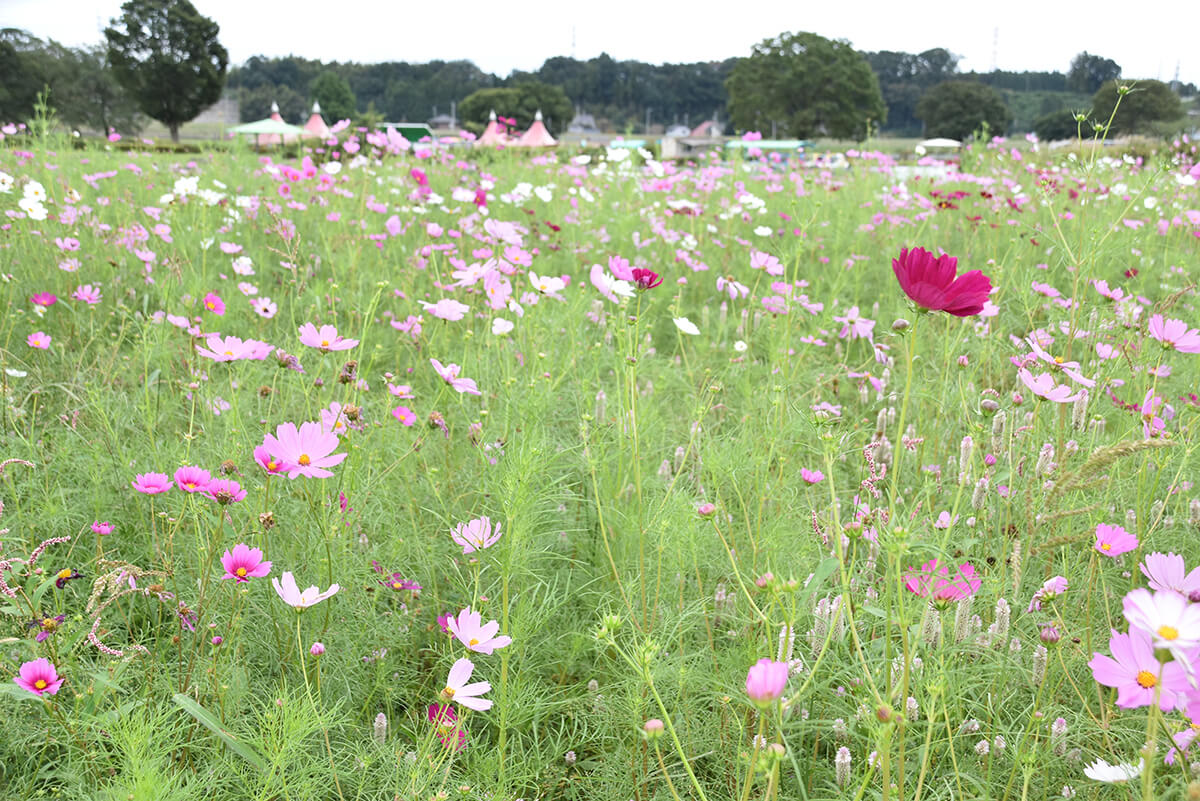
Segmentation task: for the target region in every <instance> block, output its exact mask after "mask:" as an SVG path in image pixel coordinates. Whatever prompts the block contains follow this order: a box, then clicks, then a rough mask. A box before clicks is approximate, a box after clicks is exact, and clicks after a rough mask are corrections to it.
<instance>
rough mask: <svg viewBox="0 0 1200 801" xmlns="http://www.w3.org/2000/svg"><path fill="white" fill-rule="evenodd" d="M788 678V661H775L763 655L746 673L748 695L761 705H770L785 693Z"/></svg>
mask: <svg viewBox="0 0 1200 801" xmlns="http://www.w3.org/2000/svg"><path fill="white" fill-rule="evenodd" d="M787 680H788V665H787V662H775V661H773V660H770V659H767V658H766V657H763V658H762V659H760V660H758V661H757V662H755V663H754V665H753V666H752V667H751V668H750V670H749V672H748V673H746V695H748V696H750V700H751V701H753V702H754V703H755V704H756V705H758V706H760V707H767V706H770V705H771V704H772V703H774V702H775V700H776V699H777V698H779V696H781V695H783V688H784V686H785V685H786V684H787Z"/></svg>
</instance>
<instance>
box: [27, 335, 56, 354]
mask: <svg viewBox="0 0 1200 801" xmlns="http://www.w3.org/2000/svg"><path fill="white" fill-rule="evenodd" d="M50 340H51V337H50V335H49V334H47V333H46V332H45V331H35V332H33V333H32V334H30V335H29V336H28V337H26V338H25V344H26V345H28V346H29V347H31V348H37V349H38V350H49V349H50Z"/></svg>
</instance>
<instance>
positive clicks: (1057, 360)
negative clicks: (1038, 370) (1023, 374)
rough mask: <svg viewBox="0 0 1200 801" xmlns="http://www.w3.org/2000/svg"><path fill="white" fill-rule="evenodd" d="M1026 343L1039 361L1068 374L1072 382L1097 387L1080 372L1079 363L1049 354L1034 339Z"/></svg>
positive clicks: (1030, 338)
mask: <svg viewBox="0 0 1200 801" xmlns="http://www.w3.org/2000/svg"><path fill="white" fill-rule="evenodd" d="M1026 342H1028V344H1029V348H1030V349H1031V350H1032V351H1033V355H1034V356H1036V357H1037V358H1038V360H1039V361H1042V362H1045V363H1046V364H1048V365H1050V366H1051V367H1052V368H1054V369H1055V370H1061V371H1062V372H1064V373H1066V374H1067V375H1068V376H1070V378H1071V380H1072V381H1074V382H1075V383H1077V384H1082V385H1083V386H1085V387H1094V386H1096V382H1095V381H1093V380H1092V379H1090V378H1088V377H1087V376H1085V375H1084V374H1083V373H1081V372H1079V362H1068V361H1065V360H1063V359H1062V358H1061V357H1058V356H1051V355H1050V354H1049V353H1048V352H1046V350H1045V349H1043V348H1042V346H1041V345H1039V344H1038V343H1037V340H1035V339H1034V338H1033V337H1029V338H1028V339H1027V340H1026Z"/></svg>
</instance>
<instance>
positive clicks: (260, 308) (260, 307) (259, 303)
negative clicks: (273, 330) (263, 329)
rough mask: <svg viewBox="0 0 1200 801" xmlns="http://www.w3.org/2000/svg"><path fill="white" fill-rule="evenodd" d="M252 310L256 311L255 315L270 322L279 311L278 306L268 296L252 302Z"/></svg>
mask: <svg viewBox="0 0 1200 801" xmlns="http://www.w3.org/2000/svg"><path fill="white" fill-rule="evenodd" d="M250 308H252V309H254V313H255V314H257V315H258V316H259V317H262V318H263V319H265V320H270V319H271V318H272V317H274V316H275V313H276V312H278V311H279V306H278V304H276V303H275V301H273V300H271V299H270V298H268V297H266V296H263V297H261V298H255V299H254V300H252V301H250Z"/></svg>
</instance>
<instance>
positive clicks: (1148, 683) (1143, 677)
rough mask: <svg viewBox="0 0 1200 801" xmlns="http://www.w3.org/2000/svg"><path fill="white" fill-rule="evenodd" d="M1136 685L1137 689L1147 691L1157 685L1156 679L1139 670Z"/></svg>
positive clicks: (1145, 671) (1146, 671)
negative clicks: (1140, 688) (1141, 688)
mask: <svg viewBox="0 0 1200 801" xmlns="http://www.w3.org/2000/svg"><path fill="white" fill-rule="evenodd" d="M1137 683H1138V686H1139V687H1143V688H1145V689H1147V690H1149V689H1150V688H1151V687H1153V686H1154V685H1155V684H1158V678H1157V677H1155V675H1154V674H1153V673H1151V672H1150V671H1148V670H1139V671H1138V674H1137Z"/></svg>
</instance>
